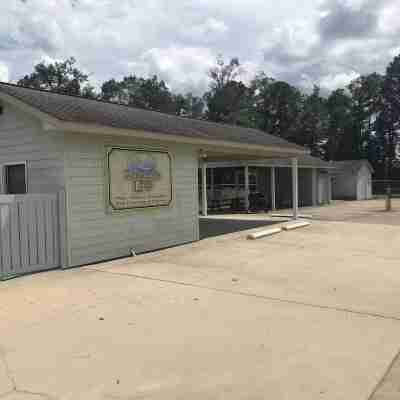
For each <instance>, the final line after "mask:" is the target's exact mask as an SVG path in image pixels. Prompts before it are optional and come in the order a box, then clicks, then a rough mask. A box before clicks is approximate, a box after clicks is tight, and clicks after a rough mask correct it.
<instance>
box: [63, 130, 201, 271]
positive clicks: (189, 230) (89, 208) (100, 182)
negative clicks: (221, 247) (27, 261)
mask: <svg viewBox="0 0 400 400" xmlns="http://www.w3.org/2000/svg"><path fill="white" fill-rule="evenodd" d="M106 145H116V146H130V147H143V146H144V147H149V148H152V147H153V148H160V147H162V148H166V149H167V150H168V151H169V152H170V153H171V154H172V155H173V157H174V160H173V178H174V195H175V201H174V204H173V206H171V207H170V208H159V209H151V210H150V209H148V210H136V211H135V210H133V211H128V212H126V213H123V214H109V213H107V212H106V208H105V207H106V206H105V204H106V194H105V190H106V181H105V178H104V175H105V146H106ZM65 146H66V147H65V149H66V164H65V165H66V180H67V213H68V233H69V264H70V266H76V265H82V264H85V263H90V262H96V261H100V260H106V259H112V258H117V257H122V256H127V255H129V254H130V249H132V248H133V249H135V251H136V252H137V253H140V252H144V251H150V250H155V249H159V248H163V247H168V246H172V245H177V244H182V243H187V242H191V241H195V240H198V238H199V230H198V202H197V168H198V159H197V151H196V149H195V148H194V147H193V146H184V145H171V144H169V145H165V144H164V145H163V144H162V143H154V142H153V143H150V142H148V143H144V142H138V141H137V140H135V139H130V138H124V137H118V138H116V137H100V136H93V135H77V134H67V135H66V136H65Z"/></svg>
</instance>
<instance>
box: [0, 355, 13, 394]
mask: <svg viewBox="0 0 400 400" xmlns="http://www.w3.org/2000/svg"><path fill="white" fill-rule="evenodd" d="M0 360H1V361H2V363H3V365H4V369H5V372H6V376H7V378H8V379H9V381H10V382H11V387H12V390H11V392H15V391H16V390H17V382H16V381H15V378H14V376H13V375H12V373H11V369H10V366H9V365H8V361H7V356H6V354H5V351H4V350H2V349H1V348H0Z"/></svg>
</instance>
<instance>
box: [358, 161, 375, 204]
mask: <svg viewBox="0 0 400 400" xmlns="http://www.w3.org/2000/svg"><path fill="white" fill-rule="evenodd" d="M357 179H358V182H357V200H369V199H372V175H371V171H370V169H369V168H368V167H367V166H366V165H363V166H362V167H361V168H360V170H359V171H358V176H357Z"/></svg>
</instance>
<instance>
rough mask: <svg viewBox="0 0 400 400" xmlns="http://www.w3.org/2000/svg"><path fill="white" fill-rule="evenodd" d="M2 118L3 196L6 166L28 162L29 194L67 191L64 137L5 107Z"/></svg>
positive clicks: (0, 159)
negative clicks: (65, 187)
mask: <svg viewBox="0 0 400 400" xmlns="http://www.w3.org/2000/svg"><path fill="white" fill-rule="evenodd" d="M3 106H4V108H3V114H1V115H0V169H1V171H0V193H4V182H3V168H2V167H3V166H4V164H10V163H19V162H27V178H28V179H27V183H28V193H54V192H58V191H60V190H62V189H63V188H64V155H63V140H64V137H63V136H64V135H62V134H60V133H50V132H46V131H44V130H43V129H42V127H41V124H40V122H39V121H38V120H36V119H35V118H33V117H31V116H30V115H27V114H26V113H24V112H22V111H20V110H19V109H17V108H15V107H13V106H10V105H8V104H3Z"/></svg>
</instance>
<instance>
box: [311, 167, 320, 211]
mask: <svg viewBox="0 0 400 400" xmlns="http://www.w3.org/2000/svg"><path fill="white" fill-rule="evenodd" d="M311 190H312V205H313V206H314V207H315V206H317V205H318V176H317V169H316V168H313V169H312V186H311Z"/></svg>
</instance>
